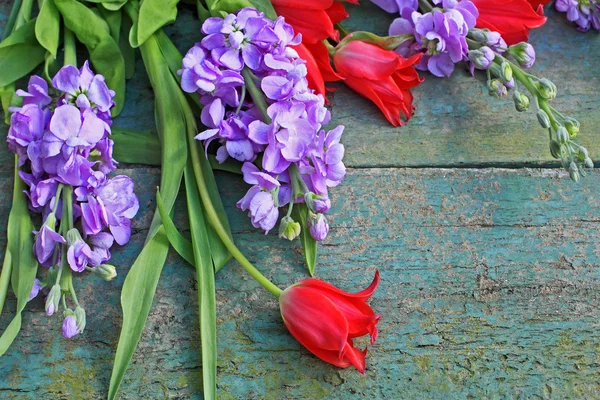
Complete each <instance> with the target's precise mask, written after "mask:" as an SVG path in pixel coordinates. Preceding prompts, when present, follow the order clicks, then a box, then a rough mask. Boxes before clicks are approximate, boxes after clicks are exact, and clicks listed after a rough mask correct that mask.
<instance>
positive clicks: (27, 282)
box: [0, 156, 38, 356]
mask: <svg viewBox="0 0 600 400" xmlns="http://www.w3.org/2000/svg"><path fill="white" fill-rule="evenodd" d="M14 178H15V181H14V185H13V202H12V208H11V210H10V214H9V216H8V227H7V235H6V236H7V242H8V251H7V254H6V255H5V257H10V259H11V261H12V268H11V269H12V271H11V272H12V273H11V284H12V289H13V291H14V293H15V295H16V296H17V310H16V314H15V317H14V318H13V320H12V321H11V322H10V324H9V325H8V327H7V328H6V329H5V330H4V332H3V333H2V336H1V337H0V356H2V355H3V354H4V353H5V352H6V350H8V348H9V347H10V345H11V344H12V342H13V341H14V340H15V338H16V337H17V335H18V334H19V331H20V330H21V313H22V312H23V310H24V309H25V305H26V304H27V301H28V300H29V294H30V293H31V288H32V287H33V281H34V279H35V276H36V274H37V269H38V263H37V260H36V258H35V255H34V254H33V250H32V249H33V241H34V240H33V233H32V231H33V223H32V222H31V216H30V215H29V209H28V207H27V198H26V197H25V195H24V194H23V190H24V189H25V184H24V183H23V181H22V180H21V178H20V177H19V174H18V158H17V156H15V175H14Z"/></svg>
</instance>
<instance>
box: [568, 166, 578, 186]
mask: <svg viewBox="0 0 600 400" xmlns="http://www.w3.org/2000/svg"><path fill="white" fill-rule="evenodd" d="M569 176H570V177H571V179H572V180H573V181H575V182H579V169H578V168H577V164H575V163H574V162H571V164H570V165H569Z"/></svg>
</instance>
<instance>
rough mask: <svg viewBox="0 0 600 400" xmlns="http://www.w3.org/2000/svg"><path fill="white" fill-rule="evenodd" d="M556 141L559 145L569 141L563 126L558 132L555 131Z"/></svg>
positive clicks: (567, 133)
mask: <svg viewBox="0 0 600 400" xmlns="http://www.w3.org/2000/svg"><path fill="white" fill-rule="evenodd" d="M556 139H557V140H558V142H559V143H567V140H569V132H567V128H565V127H564V126H559V127H558V130H557V131H556Z"/></svg>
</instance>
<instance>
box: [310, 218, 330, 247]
mask: <svg viewBox="0 0 600 400" xmlns="http://www.w3.org/2000/svg"><path fill="white" fill-rule="evenodd" d="M307 224H308V229H309V232H310V236H312V237H313V239H315V240H317V241H319V242H320V241H322V240H324V239H325V238H326V237H327V234H328V233H329V224H328V223H327V218H325V216H324V215H323V214H312V215H310V216H309V218H308V220H307Z"/></svg>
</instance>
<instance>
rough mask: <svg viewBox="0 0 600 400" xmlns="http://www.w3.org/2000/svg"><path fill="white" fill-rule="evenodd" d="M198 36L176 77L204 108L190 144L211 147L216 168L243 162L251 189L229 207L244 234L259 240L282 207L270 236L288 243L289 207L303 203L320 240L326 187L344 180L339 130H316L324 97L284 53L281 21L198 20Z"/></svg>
mask: <svg viewBox="0 0 600 400" xmlns="http://www.w3.org/2000/svg"><path fill="white" fill-rule="evenodd" d="M202 33H203V34H205V35H206V36H205V37H204V38H203V39H202V41H201V42H199V43H196V45H195V46H194V47H192V48H191V49H190V50H189V51H188V52H187V54H186V56H185V58H184V59H183V68H182V69H181V70H180V71H179V73H180V75H181V86H182V88H183V90H185V91H186V92H188V93H193V92H197V93H199V94H200V96H201V102H202V104H204V108H203V110H202V115H201V121H202V124H203V125H204V126H205V127H206V128H207V129H206V130H204V131H202V132H200V134H199V135H198V136H197V137H196V139H198V140H203V141H204V143H205V146H206V148H207V150H208V147H209V145H210V144H211V143H217V150H216V158H217V160H218V161H219V162H221V163H222V162H224V161H225V160H227V159H229V158H231V159H234V160H237V161H240V162H242V163H244V164H243V167H242V172H243V174H244V180H245V181H246V182H247V183H248V184H250V185H252V187H251V188H250V189H249V190H248V192H247V193H246V195H245V196H244V197H243V198H242V199H240V201H238V203H237V206H238V207H239V208H240V209H242V210H244V211H246V210H247V211H248V212H249V216H250V218H251V221H252V225H253V226H254V227H256V228H260V229H262V230H264V231H265V232H267V233H268V232H269V231H270V230H271V229H273V228H274V226H275V225H276V223H277V221H278V219H279V208H280V207H284V206H286V205H287V206H288V212H287V215H286V216H285V217H284V218H282V220H281V224H280V227H279V233H280V236H281V237H285V238H287V239H290V240H292V239H294V238H295V237H297V236H298V234H299V233H300V229H301V228H300V224H299V223H298V222H296V221H294V220H293V219H292V217H291V212H292V208H293V206H294V203H298V202H306V205H307V206H308V209H309V212H308V215H307V226H306V227H305V228H306V229H309V231H310V234H311V235H312V237H313V238H314V239H316V240H323V239H324V238H325V237H326V236H327V233H328V231H329V225H328V223H327V220H326V218H325V216H324V215H323V214H325V213H327V211H328V210H329V208H330V206H331V202H330V200H329V196H328V189H329V188H330V187H333V186H337V185H338V184H339V183H340V182H341V181H342V179H343V178H344V175H345V173H346V168H345V166H344V163H343V162H342V158H343V155H344V146H343V145H342V144H341V143H340V138H341V135H342V132H343V130H344V127H343V126H338V127H336V128H334V129H332V130H330V131H326V130H325V129H323V127H324V126H325V125H326V124H327V123H328V122H329V120H330V113H329V111H328V110H327V108H325V105H324V98H323V97H322V96H321V95H318V94H315V93H313V91H312V90H310V89H309V88H308V82H307V79H306V74H307V69H306V65H305V61H304V60H302V59H300V58H299V56H298V53H297V52H296V51H295V50H294V49H293V47H292V46H294V45H298V44H299V43H300V41H301V37H300V35H295V34H294V31H293V29H292V27H291V26H290V25H289V24H287V23H286V22H285V20H284V18H283V17H279V18H278V19H277V20H276V21H272V20H270V19H268V18H265V17H264V15H263V14H262V13H260V12H258V11H257V10H255V9H252V8H244V9H242V10H240V11H238V12H237V13H236V14H229V15H227V16H225V18H223V19H222V18H208V19H207V20H206V21H205V22H204V24H203V25H202Z"/></svg>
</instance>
